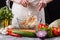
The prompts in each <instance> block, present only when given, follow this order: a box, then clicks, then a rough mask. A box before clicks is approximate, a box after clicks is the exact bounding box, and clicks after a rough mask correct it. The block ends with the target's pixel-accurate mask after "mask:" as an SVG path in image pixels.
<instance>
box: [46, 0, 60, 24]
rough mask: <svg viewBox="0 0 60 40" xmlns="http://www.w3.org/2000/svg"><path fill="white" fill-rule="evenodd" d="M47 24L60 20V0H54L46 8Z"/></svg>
mask: <svg viewBox="0 0 60 40" xmlns="http://www.w3.org/2000/svg"><path fill="white" fill-rule="evenodd" d="M45 12H46V14H45V16H46V23H48V24H50V23H51V22H53V21H54V20H56V19H59V18H60V0H53V2H51V3H49V4H48V5H47V7H46V8H45Z"/></svg>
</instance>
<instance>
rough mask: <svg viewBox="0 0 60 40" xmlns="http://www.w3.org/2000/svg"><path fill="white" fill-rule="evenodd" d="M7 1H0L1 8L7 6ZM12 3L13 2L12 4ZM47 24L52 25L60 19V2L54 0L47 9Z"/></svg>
mask: <svg viewBox="0 0 60 40" xmlns="http://www.w3.org/2000/svg"><path fill="white" fill-rule="evenodd" d="M5 1H6V0H0V8H1V7H3V6H5V5H6V2H5ZM11 3H12V2H11ZM45 12H46V13H45V17H46V23H48V24H50V23H51V22H52V21H54V20H56V19H59V18H60V0H53V2H51V3H49V4H48V5H47V7H46V8H45Z"/></svg>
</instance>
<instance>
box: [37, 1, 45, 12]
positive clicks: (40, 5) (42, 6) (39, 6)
mask: <svg viewBox="0 0 60 40" xmlns="http://www.w3.org/2000/svg"><path fill="white" fill-rule="evenodd" d="M44 7H46V4H45V3H43V2H42V3H39V4H38V10H39V11H40V10H41V9H42V8H44Z"/></svg>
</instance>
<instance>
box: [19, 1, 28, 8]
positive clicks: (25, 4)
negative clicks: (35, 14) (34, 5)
mask: <svg viewBox="0 0 60 40" xmlns="http://www.w3.org/2000/svg"><path fill="white" fill-rule="evenodd" d="M20 3H21V4H22V5H23V6H24V7H27V5H28V4H29V2H28V0H21V2H20Z"/></svg>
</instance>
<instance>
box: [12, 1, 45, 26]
mask: <svg viewBox="0 0 60 40" xmlns="http://www.w3.org/2000/svg"><path fill="white" fill-rule="evenodd" d="M39 1H40V0H30V1H29V2H31V4H29V5H28V6H27V7H23V6H22V5H21V4H17V3H13V6H12V13H13V14H14V18H13V20H12V25H14V26H19V25H18V23H17V19H16V18H18V19H19V20H24V19H25V18H26V17H28V16H29V15H34V16H37V19H38V21H39V20H40V19H41V18H42V22H41V23H44V24H45V14H44V8H42V10H41V11H37V7H38V6H37V4H38V3H39Z"/></svg>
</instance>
